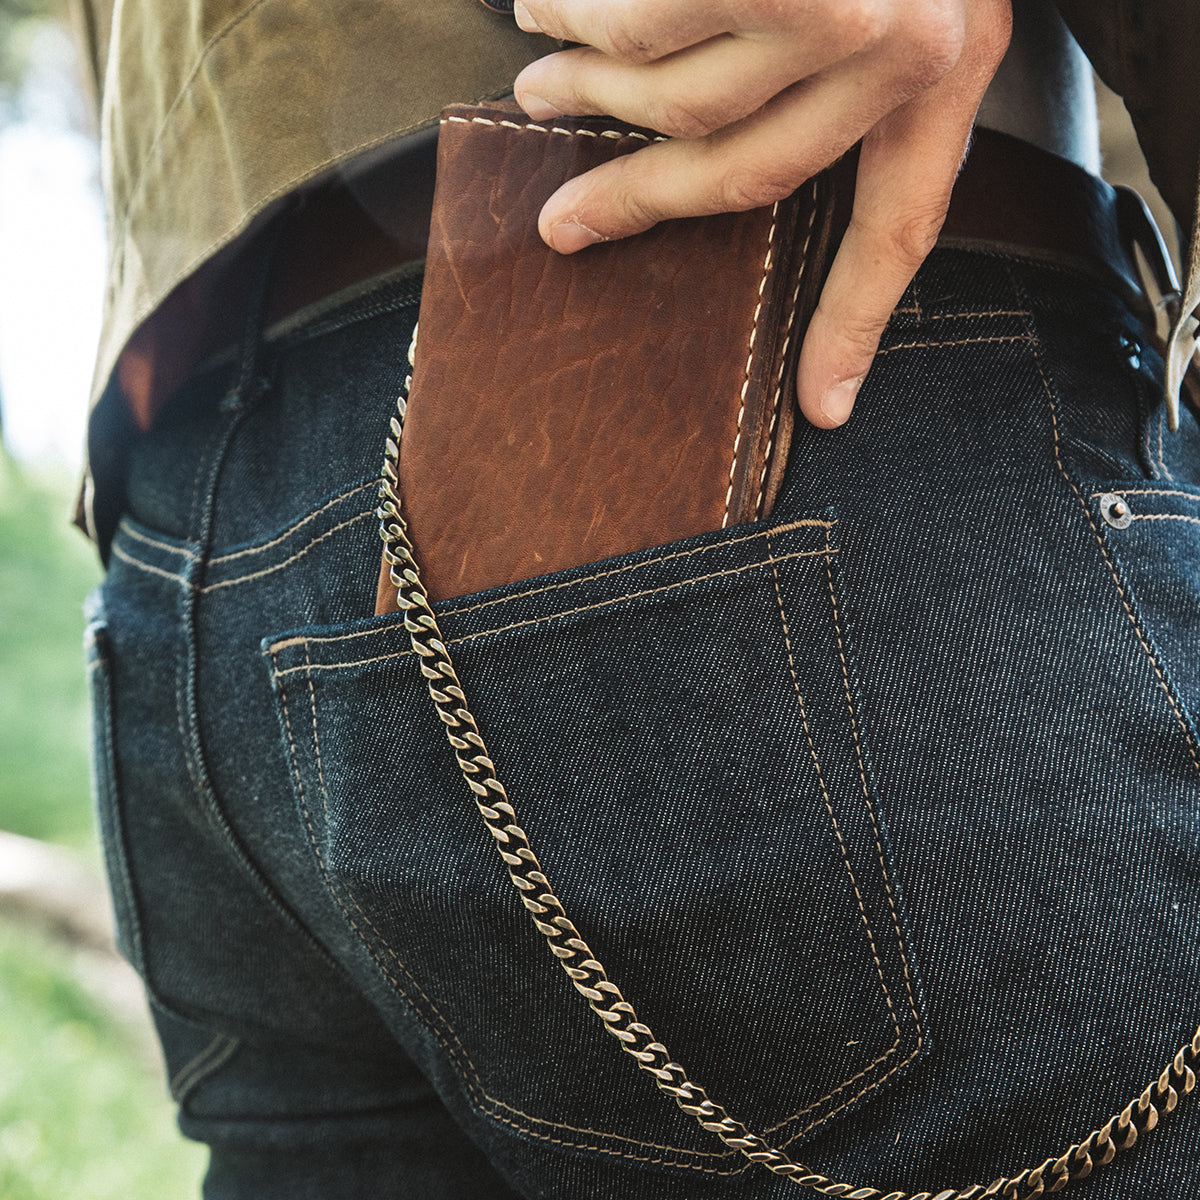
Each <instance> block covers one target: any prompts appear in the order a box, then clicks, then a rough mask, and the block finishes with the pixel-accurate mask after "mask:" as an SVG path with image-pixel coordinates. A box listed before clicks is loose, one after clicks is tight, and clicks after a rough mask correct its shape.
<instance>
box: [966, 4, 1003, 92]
mask: <svg viewBox="0 0 1200 1200" xmlns="http://www.w3.org/2000/svg"><path fill="white" fill-rule="evenodd" d="M1011 37H1012V9H1011V7H1009V5H1008V3H1007V0H999V2H997V3H993V4H985V5H982V6H981V7H980V9H979V11H978V13H977V19H976V25H975V27H974V28H973V29H972V31H971V37H970V41H969V43H968V47H967V49H968V51H969V53H970V54H971V57H972V59H973V60H974V61H975V62H976V63H978V65H979V67H980V68H981V69H982V70H985V71H986V72H987V73H988V76H989V78H990V76H991V74H992V73H993V72H994V71H995V69H996V68H997V67H998V66H999V65H1000V60H1001V59H1002V58H1003V57H1004V55H1005V54H1006V53H1007V52H1008V43H1009V40H1010V39H1011Z"/></svg>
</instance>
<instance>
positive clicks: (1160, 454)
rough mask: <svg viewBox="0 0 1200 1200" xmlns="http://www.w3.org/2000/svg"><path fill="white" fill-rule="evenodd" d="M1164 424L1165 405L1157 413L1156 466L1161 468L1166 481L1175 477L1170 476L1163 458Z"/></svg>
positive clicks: (1165, 421) (1165, 420)
mask: <svg viewBox="0 0 1200 1200" xmlns="http://www.w3.org/2000/svg"><path fill="white" fill-rule="evenodd" d="M1166 423H1167V409H1166V405H1163V406H1162V407H1161V408H1160V409H1159V412H1158V465H1159V467H1161V468H1162V473H1163V474H1164V475H1165V476H1166V477H1167V479H1174V478H1175V477H1174V476H1173V475H1172V474H1171V468H1170V467H1168V466H1167V462H1166V459H1165V458H1164V457H1163V452H1164V446H1163V426H1164V425H1165V424H1166Z"/></svg>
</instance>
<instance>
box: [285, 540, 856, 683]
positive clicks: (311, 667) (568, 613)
mask: <svg viewBox="0 0 1200 1200" xmlns="http://www.w3.org/2000/svg"><path fill="white" fill-rule="evenodd" d="M790 528H793V527H792V526H784V528H783V530H776V531H775V532H777V533H778V532H784V531H786V530H787V529H790ZM756 536H766V535H765V534H763V535H756ZM826 536H827V537H828V527H827V529H826ZM743 540H749V539H743ZM728 544H729V543H725V542H722V543H721V545H728ZM836 553H837V551H836V550H832V549H826V550H795V551H793V552H792V553H791V554H783V555H780V556H779V557H778V558H776V559H772V560H771V561H774V562H788V561H790V560H791V559H793V558H823V557H825V556H826V555H828V554H836ZM766 562H767V560H766V559H759V560H757V561H755V562H752V563H748V564H746V565H745V566H741V567H731V568H729V569H727V570H724V571H712V572H710V573H709V574H707V575H694V576H691V577H690V578H688V579H677V580H676V581H675V582H674V583H668V584H664V585H663V586H661V587H656V588H646V589H644V590H643V591H640V592H626V593H623V594H622V595H620V596H610V597H609V598H608V599H607V600H600V601H598V602H597V603H595V604H583V605H580V606H579V607H578V608H568V609H563V610H562V611H561V612H556V613H550V614H548V615H547V616H544V617H532V618H530V619H529V620H527V621H514V622H512V623H511V624H509V625H500V626H497V627H496V628H495V629H481V630H479V631H478V632H476V633H466V634H463V635H461V636H460V637H453V638H447V639H446V640H447V644H448V645H451V646H457V645H460V644H461V643H463V642H472V641H475V640H476V639H477V638H483V637H490V636H491V635H492V634H495V633H508V632H510V631H511V630H513V629H524V628H526V627H527V626H530V625H540V624H542V623H543V622H545V621H557V620H559V619H560V618H562V617H572V616H575V615H577V614H578V613H583V612H592V611H594V610H596V609H600V608H607V607H609V606H610V605H613V604H620V603H623V602H624V601H626V600H638V599H641V598H642V597H644V596H653V595H657V594H658V593H660V592H670V591H674V590H675V589H676V588H681V587H686V586H687V585H689V584H693V583H703V582H705V581H706V580H709V579H720V578H722V577H724V576H727V575H741V574H742V573H743V572H745V571H753V570H757V569H758V568H759V567H762V566H764V565H766ZM443 615H445V614H443ZM365 632H367V633H379V632H382V631H381V630H376V629H372V630H367V631H365ZM356 636H362V635H361V634H350V635H347V637H356ZM339 640H345V639H339V638H320V639H318V638H306V637H295V638H287V639H285V640H284V641H282V642H276V643H275V644H274V645H272V646H269V647H268V651H269V652H270V654H271V655H272V658H274V655H275V653H276V652H277V651H279V650H282V649H284V648H286V647H288V646H304V647H305V648H306V649H305V659H306V662H305V665H303V666H296V667H284V668H283V669H282V670H280V669H279V668H276V670H275V676H276V678H280V677H282V676H284V675H290V674H294V673H295V672H297V671H309V672H311V671H341V670H347V669H349V668H351V667H362V666H367V665H368V664H370V663H377V662H387V661H388V660H390V659H401V658H408V657H410V656H411V655H412V653H413V651H412V650H411V649H409V650H396V651H394V652H393V653H391V654H380V655H377V656H375V657H374V658H362V659H357V660H355V661H354V662H342V663H312V664H309V663H308V662H307V657H308V650H307V647H308V646H309V645H311V644H316V643H318V642H321V643H325V642H335V641H339Z"/></svg>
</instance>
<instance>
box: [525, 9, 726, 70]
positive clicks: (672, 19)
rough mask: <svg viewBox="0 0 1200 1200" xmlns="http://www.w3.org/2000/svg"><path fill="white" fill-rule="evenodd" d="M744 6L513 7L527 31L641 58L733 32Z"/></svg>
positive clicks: (629, 59)
mask: <svg viewBox="0 0 1200 1200" xmlns="http://www.w3.org/2000/svg"><path fill="white" fill-rule="evenodd" d="M738 8H739V5H738V3H737V0H708V2H707V3H704V4H697V3H696V2H695V0H656V2H655V3H653V4H650V3H647V0H517V3H516V4H515V5H514V7H513V13H514V15H515V16H516V18H517V24H518V25H520V27H521V28H522V29H524V30H525V31H526V32H527V33H539V32H540V33H544V34H547V35H548V36H550V37H556V38H562V39H564V40H565V41H569V42H581V43H582V44H584V45H586V46H594V47H595V48H596V49H597V50H600V51H602V52H603V53H604V54H607V55H609V56H610V57H612V58H617V59H621V60H623V61H625V62H635V63H641V62H654V61H655V60H656V59H659V58H663V57H664V56H666V55H668V54H674V53H675V51H676V50H683V49H686V48H687V47H688V46H695V45H697V44H698V43H700V42H704V41H707V40H708V39H709V38H711V37H716V36H717V34H720V33H728V32H731V31H732V29H733V27H734V25H736V21H735V19H734V18H735V17H736V15H737V14H736V10H737V9H738Z"/></svg>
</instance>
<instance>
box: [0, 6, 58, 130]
mask: <svg viewBox="0 0 1200 1200" xmlns="http://www.w3.org/2000/svg"><path fill="white" fill-rule="evenodd" d="M65 13H66V3H65V0H0V115H3V111H4V109H5V108H7V107H9V106H10V105H11V104H12V102H13V99H14V97H15V95H16V92H17V90H18V89H19V88H20V86H21V81H22V79H24V77H25V71H26V69H27V68H28V66H29V61H30V56H29V51H30V43H31V40H32V38H33V35H34V33H35V32H36V31H37V27H38V25H39V23H41V22H42V21H44V20H46V19H47V18H62V17H64V16H65Z"/></svg>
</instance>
